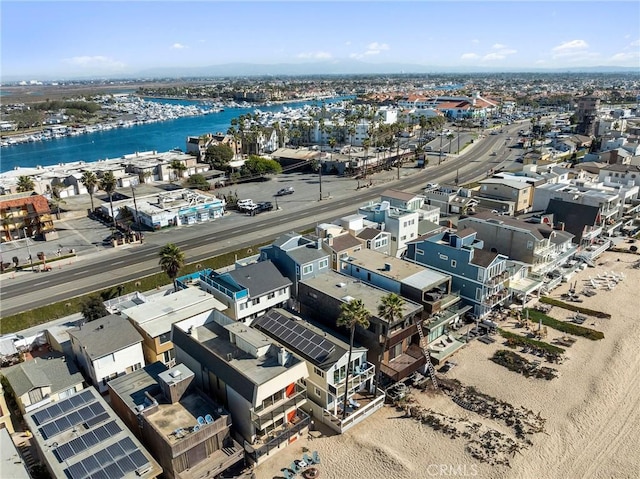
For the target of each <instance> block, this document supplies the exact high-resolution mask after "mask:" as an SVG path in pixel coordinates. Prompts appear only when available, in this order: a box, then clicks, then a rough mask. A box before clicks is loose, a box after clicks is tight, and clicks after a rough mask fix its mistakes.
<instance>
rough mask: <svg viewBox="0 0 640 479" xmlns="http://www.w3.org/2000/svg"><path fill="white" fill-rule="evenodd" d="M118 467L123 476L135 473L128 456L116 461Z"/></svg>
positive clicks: (134, 467)
mask: <svg viewBox="0 0 640 479" xmlns="http://www.w3.org/2000/svg"><path fill="white" fill-rule="evenodd" d="M118 467H119V468H120V470H121V471H122V472H124V473H125V474H127V473H129V472H131V471H135V470H136V466H134V465H133V461H132V460H131V459H129V456H124V457H122V458H120V459H119V460H118Z"/></svg>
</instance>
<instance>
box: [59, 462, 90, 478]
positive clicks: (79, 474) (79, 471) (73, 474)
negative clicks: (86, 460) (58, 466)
mask: <svg viewBox="0 0 640 479" xmlns="http://www.w3.org/2000/svg"><path fill="white" fill-rule="evenodd" d="M64 472H65V474H66V475H67V477H68V478H69V479H84V478H85V477H87V471H86V470H85V468H84V467H83V466H82V463H80V462H79V463H77V464H71V465H70V466H69V467H68V468H66V469H65V470H64Z"/></svg>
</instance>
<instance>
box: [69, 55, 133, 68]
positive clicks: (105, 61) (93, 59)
mask: <svg viewBox="0 0 640 479" xmlns="http://www.w3.org/2000/svg"><path fill="white" fill-rule="evenodd" d="M64 62H65V63H67V64H69V65H74V66H77V67H80V68H86V69H94V70H103V71H104V70H109V71H117V70H122V69H124V68H125V67H126V65H125V64H124V63H123V62H120V61H117V60H114V59H113V58H109V57H105V56H102V55H94V56H89V55H85V56H78V57H72V58H65V59H64Z"/></svg>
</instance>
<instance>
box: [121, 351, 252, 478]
mask: <svg viewBox="0 0 640 479" xmlns="http://www.w3.org/2000/svg"><path fill="white" fill-rule="evenodd" d="M194 378H195V375H194V374H193V372H192V371H191V370H189V368H187V367H186V366H185V365H184V364H177V365H176V366H174V367H172V368H170V369H168V368H167V367H166V366H165V365H163V364H162V363H160V362H157V363H153V364H150V365H148V366H146V367H144V368H143V369H140V370H138V371H134V372H133V373H131V374H127V375H126V376H122V377H120V378H116V379H114V380H113V381H110V382H109V399H110V403H111V407H112V408H113V410H114V411H115V412H116V414H117V415H118V416H119V417H120V419H122V420H123V421H124V423H125V424H126V425H127V427H128V428H129V430H131V431H132V432H133V433H134V434H135V435H136V437H137V438H138V439H139V440H140V441H141V442H142V444H144V446H145V447H146V448H147V449H148V450H149V451H150V452H151V453H152V454H153V456H154V457H155V458H157V460H158V462H159V463H160V465H161V466H162V469H163V475H164V476H165V477H167V478H170V479H182V478H184V479H187V478H197V477H219V476H218V474H222V473H224V472H225V471H226V470H227V469H229V468H230V467H232V466H233V465H234V464H237V463H238V462H240V461H241V460H242V459H243V458H244V450H243V448H242V445H240V444H238V443H237V442H236V441H235V440H234V439H233V437H232V435H231V427H232V423H231V416H230V414H229V413H228V412H227V411H226V410H224V409H223V408H222V406H220V405H219V404H217V403H215V402H214V401H212V400H211V399H210V398H208V397H207V396H205V395H204V394H203V393H202V392H201V391H199V390H198V389H197V388H196V387H195V384H194Z"/></svg>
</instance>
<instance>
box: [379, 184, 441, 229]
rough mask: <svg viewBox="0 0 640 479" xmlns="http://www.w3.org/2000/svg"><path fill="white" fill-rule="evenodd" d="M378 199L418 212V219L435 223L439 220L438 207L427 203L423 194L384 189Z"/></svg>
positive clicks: (393, 205) (396, 206)
mask: <svg viewBox="0 0 640 479" xmlns="http://www.w3.org/2000/svg"><path fill="white" fill-rule="evenodd" d="M380 201H383V202H384V201H388V202H389V205H391V206H392V207H394V208H401V209H405V210H409V211H415V212H417V213H418V214H419V219H420V221H430V222H431V223H435V224H438V223H439V222H440V208H438V207H436V206H431V205H428V204H427V203H426V198H425V197H424V195H418V194H415V193H407V192H405V191H398V190H386V191H384V192H383V193H382V195H380Z"/></svg>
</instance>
